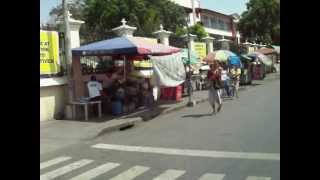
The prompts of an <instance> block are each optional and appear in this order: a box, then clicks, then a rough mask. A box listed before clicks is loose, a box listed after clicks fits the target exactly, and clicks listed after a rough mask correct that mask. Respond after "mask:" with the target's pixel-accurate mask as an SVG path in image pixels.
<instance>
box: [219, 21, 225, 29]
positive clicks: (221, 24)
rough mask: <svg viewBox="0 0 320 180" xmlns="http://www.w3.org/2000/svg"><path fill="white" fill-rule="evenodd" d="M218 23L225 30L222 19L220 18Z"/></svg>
mask: <svg viewBox="0 0 320 180" xmlns="http://www.w3.org/2000/svg"><path fill="white" fill-rule="evenodd" d="M218 23H219V25H218V29H221V30H223V29H224V22H223V21H222V20H221V19H219V21H218Z"/></svg>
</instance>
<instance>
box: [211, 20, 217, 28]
mask: <svg viewBox="0 0 320 180" xmlns="http://www.w3.org/2000/svg"><path fill="white" fill-rule="evenodd" d="M210 21H211V28H213V29H217V28H218V23H217V19H216V18H215V17H211V18H210Z"/></svg>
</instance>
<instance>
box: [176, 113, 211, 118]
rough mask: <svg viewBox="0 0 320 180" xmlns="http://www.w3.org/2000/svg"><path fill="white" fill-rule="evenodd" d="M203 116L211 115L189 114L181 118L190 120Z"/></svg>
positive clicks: (209, 114) (208, 114)
mask: <svg viewBox="0 0 320 180" xmlns="http://www.w3.org/2000/svg"><path fill="white" fill-rule="evenodd" d="M204 116H212V114H211V113H207V114H190V115H184V116H182V117H183V118H187V117H192V118H201V117H204Z"/></svg>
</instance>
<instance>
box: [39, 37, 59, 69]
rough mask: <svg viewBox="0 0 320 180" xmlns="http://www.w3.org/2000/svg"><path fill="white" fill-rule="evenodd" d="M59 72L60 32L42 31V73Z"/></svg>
mask: <svg viewBox="0 0 320 180" xmlns="http://www.w3.org/2000/svg"><path fill="white" fill-rule="evenodd" d="M59 72H60V61H59V36H58V32H55V31H40V74H57V73H59Z"/></svg>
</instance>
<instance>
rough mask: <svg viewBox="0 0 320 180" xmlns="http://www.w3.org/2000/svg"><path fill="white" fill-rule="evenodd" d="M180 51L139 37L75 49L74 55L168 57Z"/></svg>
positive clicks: (73, 50) (108, 40) (97, 43)
mask: <svg viewBox="0 0 320 180" xmlns="http://www.w3.org/2000/svg"><path fill="white" fill-rule="evenodd" d="M179 51H180V49H179V48H175V47H172V46H166V45H163V44H155V43H152V42H150V41H147V40H144V39H142V38H139V37H117V38H112V39H107V40H103V41H98V42H94V43H90V44H87V45H83V46H80V47H78V48H74V49H72V55H73V56H98V55H167V54H172V53H176V52H179Z"/></svg>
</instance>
